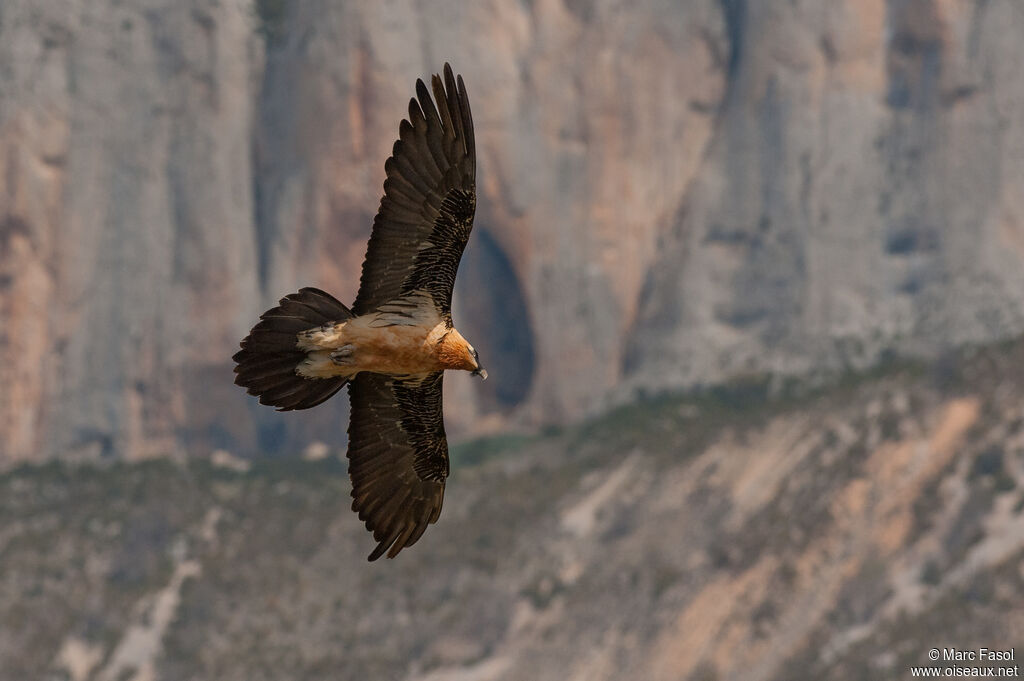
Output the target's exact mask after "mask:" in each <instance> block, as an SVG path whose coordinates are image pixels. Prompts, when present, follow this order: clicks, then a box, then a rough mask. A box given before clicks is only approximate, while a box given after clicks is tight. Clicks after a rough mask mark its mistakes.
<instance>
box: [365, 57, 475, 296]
mask: <svg viewBox="0 0 1024 681" xmlns="http://www.w3.org/2000/svg"><path fill="white" fill-rule="evenodd" d="M431 85H432V89H433V91H434V98H435V99H436V100H437V107H436V108H435V106H434V102H433V100H431V98H430V92H428V91H427V87H426V85H424V84H423V81H421V80H417V81H416V96H417V98H418V99H419V101H417V100H416V99H412V100H410V101H409V120H403V121H402V123H401V125H400V126H399V139H398V141H397V142H395V146H394V150H393V151H392V155H391V158H389V159H388V160H387V162H386V163H385V164H384V169H385V171H386V172H387V180H385V182H384V197H383V198H382V199H381V202H380V209H379V210H378V211H377V217H376V218H374V221H373V233H372V234H371V235H370V243H369V245H368V246H367V250H366V259H365V261H364V262H363V272H362V277H361V278H360V281H359V295H358V296H357V297H356V302H355V304H354V305H353V306H352V309H353V311H354V312H355V314H357V315H362V314H366V313H367V312H371V311H373V310H374V309H376V308H377V307H378V306H380V305H382V304H384V303H386V302H388V301H390V300H393V299H395V298H398V297H400V296H403V295H406V294H408V293H411V292H413V291H416V290H421V291H426V292H427V293H429V294H430V296H431V297H432V298H433V299H434V303H435V304H436V305H437V307H438V309H439V310H440V311H441V312H442V314H445V315H447V314H448V313H450V311H451V301H452V287H453V286H454V285H455V273H456V271H457V270H458V268H459V260H460V259H461V258H462V251H463V249H464V248H465V247H466V241H468V239H469V233H470V231H471V230H472V229H473V214H474V213H475V211H476V147H475V144H474V141H473V117H472V115H471V114H470V110H469V99H468V98H467V97H466V86H465V84H464V83H463V82H462V76H459V77H458V78H456V77H455V76H453V75H452V69H451V66H449V65H448V64H445V65H444V80H443V81H442V79H441V77H440V76H437V75H435V76H434V77H433V78H432V79H431Z"/></svg>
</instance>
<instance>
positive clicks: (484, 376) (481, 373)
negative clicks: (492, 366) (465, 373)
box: [473, 367, 487, 381]
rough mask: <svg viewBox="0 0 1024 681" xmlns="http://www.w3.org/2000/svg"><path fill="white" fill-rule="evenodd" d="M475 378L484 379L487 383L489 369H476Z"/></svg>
mask: <svg viewBox="0 0 1024 681" xmlns="http://www.w3.org/2000/svg"><path fill="white" fill-rule="evenodd" d="M473 376H479V377H480V378H482V379H484V380H485V381H486V380H487V369H484V368H483V367H480V368H479V369H475V370H474V371H473Z"/></svg>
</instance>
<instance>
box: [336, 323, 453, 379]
mask: <svg viewBox="0 0 1024 681" xmlns="http://www.w3.org/2000/svg"><path fill="white" fill-rule="evenodd" d="M438 326H439V325H436V324H435V325H434V326H431V327H426V326H420V325H416V326H383V327H373V326H370V325H359V326H358V327H357V328H353V329H346V331H349V333H346V334H345V336H346V340H347V341H348V342H351V343H353V344H354V345H355V346H356V352H355V360H356V363H355V366H354V367H353V368H354V369H356V370H357V371H374V372H378V373H384V374H419V373H426V372H430V371H438V370H439V369H441V368H442V367H441V365H440V362H439V360H438V357H437V341H438V340H440V337H441V336H442V335H443V334H444V331H445V329H443V328H438ZM440 326H441V327H443V325H440Z"/></svg>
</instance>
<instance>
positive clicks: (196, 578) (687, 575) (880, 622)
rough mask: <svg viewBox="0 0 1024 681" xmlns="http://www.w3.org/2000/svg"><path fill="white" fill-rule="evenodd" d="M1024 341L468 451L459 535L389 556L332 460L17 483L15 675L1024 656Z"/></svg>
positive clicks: (458, 473)
mask: <svg viewBox="0 0 1024 681" xmlns="http://www.w3.org/2000/svg"><path fill="white" fill-rule="evenodd" d="M1022 352H1024V346H1022V345H1021V344H1019V343H1018V344H1017V345H1015V346H1013V347H1010V348H1003V349H1000V350H998V351H996V352H982V353H979V354H976V355H974V356H973V357H972V358H971V359H969V360H967V361H945V362H944V363H942V364H940V365H938V366H935V367H929V368H925V367H921V366H915V365H909V366H905V367H903V368H897V369H896V370H890V371H888V372H886V373H885V374H884V375H881V376H876V377H874V378H871V379H870V380H864V379H863V377H862V378H861V379H859V380H855V381H849V382H848V383H847V384H845V385H844V386H840V387H838V388H836V389H834V390H831V391H829V392H815V393H810V394H807V393H800V392H792V393H791V394H789V395H786V396H782V397H780V398H779V399H777V400H775V401H769V402H767V403H766V402H764V401H762V397H763V388H764V386H763V385H754V384H748V385H746V386H731V387H729V388H727V389H717V390H714V391H709V392H706V393H703V394H700V395H697V396H695V397H693V398H688V399H669V400H659V401H652V402H648V403H645V404H642V405H640V406H638V407H631V408H626V409H623V410H621V411H616V412H613V413H611V414H609V415H607V416H606V417H604V418H602V419H600V420H596V421H591V422H588V423H586V424H584V425H582V426H577V427H571V428H567V429H565V430H563V431H561V432H559V433H555V434H550V435H547V436H543V437H535V438H512V439H510V438H504V439H497V440H490V441H484V442H473V443H468V444H465V445H462V446H460V447H457V448H456V449H455V450H454V451H453V477H452V478H451V480H450V484H449V487H448V493H447V495H446V499H445V504H446V505H445V509H444V512H443V513H442V515H441V518H440V521H439V522H438V524H437V525H435V526H432V527H431V528H430V529H429V530H428V531H427V533H426V534H425V535H424V536H423V538H422V539H421V540H420V542H419V543H418V544H417V545H416V546H414V547H413V548H411V549H409V550H407V551H403V552H402V555H401V556H399V557H398V558H397V559H396V560H394V561H383V562H377V563H373V564H368V563H367V562H366V561H365V556H366V555H367V553H368V552H369V551H370V549H371V548H372V546H373V541H372V539H371V538H370V537H369V535H368V534H367V533H366V532H365V530H364V529H363V528H362V526H361V524H360V523H359V521H358V519H357V518H356V517H355V515H354V514H352V513H351V512H350V511H349V510H348V505H349V504H348V501H349V494H348V491H349V483H348V480H347V477H346V476H345V473H344V466H343V464H341V462H340V461H339V460H338V459H337V458H335V457H333V456H332V457H330V458H327V459H324V460H322V461H319V462H305V461H302V460H298V459H295V458H293V459H287V460H283V461H280V462H267V461H263V462H259V463H257V464H256V465H254V466H253V467H252V469H251V470H250V471H248V472H244V473H242V472H236V471H235V470H231V469H221V468H214V467H211V466H210V465H209V464H208V463H207V462H205V461H201V460H198V461H197V460H193V461H191V462H187V463H182V464H173V463H171V462H168V461H154V462H141V463H139V462H136V463H124V462H120V463H116V464H114V465H110V466H105V467H101V466H93V465H87V466H80V467H74V466H71V465H68V464H66V463H52V464H50V465H46V466H38V467H25V468H23V469H21V470H17V471H13V472H9V473H7V474H5V475H3V476H0V555H2V556H3V560H2V561H0V661H2V662H3V664H0V679H3V680H4V681H6V680H7V679H10V680H11V681H22V680H23V679H36V678H40V679H44V678H45V679H67V680H70V681H117V680H121V679H131V680H133V681H143V680H145V679H152V680H158V679H159V680H162V679H167V680H172V679H175V680H176V679H221V680H223V681H232V680H234V679H239V680H242V679H244V680H246V681H259V680H262V679H268V680H269V679H281V678H288V679H302V680H304V681H312V680H314V679H367V678H373V679H407V680H408V681H441V680H442V679H462V680H463V681H512V680H515V679H523V680H533V681H546V680H548V679H551V680H555V679H558V680H562V679H578V680H580V681H583V680H586V681H602V680H605V679H607V680H609V681H610V680H619V679H637V680H643V681H662V680H664V681H677V680H680V679H688V680H690V681H707V680H709V679H715V680H717V681H727V680H732V679H735V680H742V681H751V680H755V681H756V680H762V681H774V680H777V681H804V680H806V681H812V680H820V679H825V678H828V679H843V680H851V681H852V680H854V679H903V678H909V677H910V671H909V669H908V668H909V667H910V666H911V665H922V664H928V662H927V657H926V655H927V652H928V650H929V649H931V648H933V647H946V646H956V647H958V648H962V649H972V648H977V647H981V646H985V647H988V648H991V649H1007V648H1009V647H1011V646H1013V645H1018V651H1017V655H1018V656H1019V655H1020V651H1019V642H1020V640H1021V634H1022V632H1024V612H1022V611H1021V608H1020V607H1019V606H1020V603H1021V599H1022V597H1024V572H1022V569H1021V566H1022V565H1024V515H1022V513H1021V508H1022V506H1024V409H1022V406H1021V405H1022V404H1024V387H1022V386H1024V371H1022V366H1024V365H1022V363H1021V361H1020V359H1021V354H1022ZM1017 663H1019V660H1018V662H1017ZM946 664H947V665H948V664H950V663H946Z"/></svg>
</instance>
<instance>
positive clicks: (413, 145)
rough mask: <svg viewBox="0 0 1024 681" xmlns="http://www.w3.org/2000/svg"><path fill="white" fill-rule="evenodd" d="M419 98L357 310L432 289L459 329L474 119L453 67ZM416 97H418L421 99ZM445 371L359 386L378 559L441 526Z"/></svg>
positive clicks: (352, 458) (355, 405)
mask: <svg viewBox="0 0 1024 681" xmlns="http://www.w3.org/2000/svg"><path fill="white" fill-rule="evenodd" d="M431 85H432V90H433V94H434V99H435V100H436V101H437V107H435V106H434V100H432V99H431V96H430V92H429V91H428V90H427V87H426V85H424V84H423V81H419V80H418V81H417V82H416V95H417V99H413V100H411V101H410V102H409V120H403V121H402V123H401V125H400V126H399V137H400V139H399V140H398V141H397V142H395V146H394V150H393V152H392V156H391V158H389V159H388V160H387V162H386V163H385V164H384V168H385V170H386V172H387V180H386V181H385V182H384V197H383V199H381V203H380V209H379V210H378V212H377V217H376V218H375V219H374V222H373V233H372V234H371V236H370V242H369V245H368V247H367V252H366V260H365V261H364V263H363V272H362V277H361V279H360V284H359V294H358V296H357V297H356V301H355V304H354V305H353V312H354V313H355V314H356V315H362V314H366V313H368V312H372V311H373V310H375V309H376V308H378V307H379V306H381V305H383V304H385V303H387V302H389V301H391V300H393V299H395V298H399V297H401V296H403V295H407V294H409V293H412V292H414V291H420V292H426V293H427V294H429V295H430V297H431V298H432V299H433V301H434V304H435V305H436V306H437V308H438V310H439V311H440V313H441V315H442V317H443V318H444V319H445V320H446V322H447V323H448V325H449V326H450V325H451V300H452V288H453V287H454V285H455V274H456V271H457V270H458V267H459V260H460V259H461V258H462V252H463V250H464V249H465V247H466V242H467V241H468V239H469V234H470V231H471V230H472V228H473V214H474V212H475V210H476V148H475V145H474V141H473V118H472V115H471V114H470V109H469V99H468V98H467V96H466V87H465V84H464V83H463V82H462V77H461V76H459V77H458V78H456V77H455V76H454V75H453V74H452V70H451V67H450V66H448V65H447V64H445V67H444V79H443V81H442V79H441V77H439V76H437V75H435V76H434V77H433V78H432V82H431ZM417 100H418V101H417ZM441 384H442V373H441V372H436V373H432V374H428V375H425V376H410V377H394V376H386V375H382V374H372V373H360V374H358V375H357V376H356V377H355V378H354V379H352V381H351V382H350V383H349V397H350V399H351V403H352V414H351V419H350V421H349V430H348V433H349V445H348V458H349V471H350V475H351V477H352V496H353V502H352V510H354V511H356V512H357V513H358V514H359V517H360V519H362V520H364V521H365V522H366V527H367V529H369V530H370V531H371V532H372V533H373V537H374V539H375V540H376V541H377V542H378V544H377V548H376V549H374V551H373V553H371V554H370V556H369V559H370V560H376V559H377V558H380V557H381V556H382V555H384V554H385V553H387V556H388V557H389V558H393V557H395V556H396V555H397V554H398V552H399V551H401V550H402V549H403V548H405V547H406V546H412V545H413V544H414V543H416V541H417V540H418V539H419V538H420V536H421V535H422V534H423V531H424V530H425V529H426V527H427V525H428V524H430V523H433V522H435V521H436V520H437V518H438V516H439V515H440V513H441V503H442V501H443V499H444V484H445V479H446V478H447V477H448V441H447V439H446V438H445V432H444V421H443V418H442V410H441V401H442V400H441V395H442V391H441Z"/></svg>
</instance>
